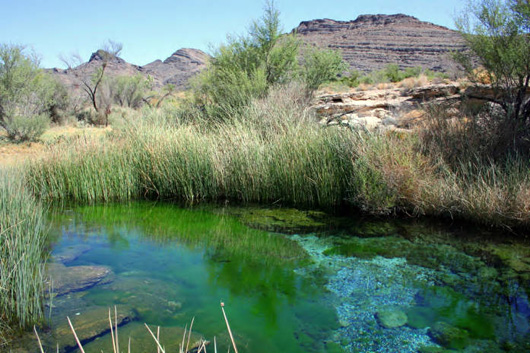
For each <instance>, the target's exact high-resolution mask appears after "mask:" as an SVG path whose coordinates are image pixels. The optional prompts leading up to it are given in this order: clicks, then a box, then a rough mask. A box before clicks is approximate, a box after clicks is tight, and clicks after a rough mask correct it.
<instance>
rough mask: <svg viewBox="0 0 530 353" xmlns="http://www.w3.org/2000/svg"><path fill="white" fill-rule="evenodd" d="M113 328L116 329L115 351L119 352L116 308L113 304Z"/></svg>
mask: <svg viewBox="0 0 530 353" xmlns="http://www.w3.org/2000/svg"><path fill="white" fill-rule="evenodd" d="M114 330H115V331H116V353H119V352H120V342H119V340H118V309H117V308H116V305H114Z"/></svg>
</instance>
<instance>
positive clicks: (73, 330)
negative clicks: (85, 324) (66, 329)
mask: <svg viewBox="0 0 530 353" xmlns="http://www.w3.org/2000/svg"><path fill="white" fill-rule="evenodd" d="M66 318H67V319H68V325H70V328H71V329H72V333H73V334H74V337H75V341H76V342H77V345H78V346H79V350H80V351H81V353H85V350H84V349H83V346H82V345H81V342H80V341H79V338H78V337H77V333H76V332H75V329H74V325H72V321H70V318H69V317H68V316H67V317H66Z"/></svg>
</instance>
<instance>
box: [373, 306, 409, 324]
mask: <svg viewBox="0 0 530 353" xmlns="http://www.w3.org/2000/svg"><path fill="white" fill-rule="evenodd" d="M376 318H377V322H378V323H379V325H381V326H383V327H384V328H397V327H401V326H405V325H406V324H407V320H408V318H407V314H405V313H404V312H403V311H402V310H401V309H398V308H388V309H385V310H382V311H378V312H377V313H376Z"/></svg>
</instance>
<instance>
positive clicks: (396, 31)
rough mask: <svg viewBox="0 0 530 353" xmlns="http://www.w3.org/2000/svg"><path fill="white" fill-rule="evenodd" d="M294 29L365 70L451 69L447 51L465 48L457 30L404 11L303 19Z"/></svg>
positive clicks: (451, 63) (304, 39)
mask: <svg viewBox="0 0 530 353" xmlns="http://www.w3.org/2000/svg"><path fill="white" fill-rule="evenodd" d="M293 31H296V33H298V34H299V35H300V37H301V38H302V40H303V41H304V42H306V43H309V44H313V45H317V46H320V47H328V48H332V49H339V50H341V51H342V54H343V57H344V60H345V61H346V62H348V64H349V65H350V67H351V68H352V69H356V70H361V71H365V72H368V71H373V70H380V69H382V68H384V67H385V66H386V65H388V64H398V65H399V66H400V67H401V68H406V67H415V66H421V67H423V68H425V69H430V70H434V71H450V70H452V69H453V68H454V67H455V65H454V63H453V61H452V60H451V59H450V57H449V55H448V54H449V53H450V52H451V51H461V50H464V49H465V46H464V44H463V41H462V39H461V37H460V35H459V34H458V32H456V31H453V30H450V29H448V28H446V27H442V26H437V25H435V24H432V23H428V22H423V21H420V20H418V19H417V18H414V17H411V16H407V15H403V14H397V15H362V16H359V17H358V18H357V19H356V20H354V21H335V20H331V19H319V20H312V21H304V22H302V23H300V25H299V26H298V27H297V28H295V29H294V30H293Z"/></svg>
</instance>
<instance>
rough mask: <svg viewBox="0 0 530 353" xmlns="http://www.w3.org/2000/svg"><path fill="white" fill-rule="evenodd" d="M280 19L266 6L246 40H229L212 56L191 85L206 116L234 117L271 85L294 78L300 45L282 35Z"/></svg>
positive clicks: (274, 9)
mask: <svg viewBox="0 0 530 353" xmlns="http://www.w3.org/2000/svg"><path fill="white" fill-rule="evenodd" d="M279 16H280V13H279V11H278V10H277V9H276V8H275V7H274V3H273V2H267V3H266V6H265V12H264V15H263V16H262V18H261V19H259V20H258V21H254V22H253V23H252V25H251V27H250V29H249V34H248V35H247V36H240V37H235V38H234V37H229V38H228V43H227V44H225V45H222V46H220V47H219V48H218V49H217V50H216V51H215V52H214V53H213V55H212V56H213V57H212V59H211V61H210V64H209V67H208V69H207V70H204V71H203V72H202V73H201V74H200V75H198V77H197V79H196V80H195V82H194V84H193V89H194V93H195V98H196V100H197V102H198V103H199V104H200V105H202V106H203V107H204V108H205V109H206V110H207V112H208V114H209V115H211V116H212V115H213V116H218V117H223V118H225V117H228V116H231V115H233V114H236V113H237V112H238V111H239V109H240V108H242V107H244V106H246V105H247V104H248V103H249V102H250V100H251V99H252V98H256V97H263V96H265V95H266V94H267V92H268V89H269V88H270V87H271V86H272V85H274V84H280V83H285V82H288V81H289V80H291V79H292V78H293V76H294V74H295V72H296V69H297V66H298V61H297V54H298V49H299V42H298V40H297V39H296V37H295V36H294V34H289V35H282V28H281V25H280V19H279Z"/></svg>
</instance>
